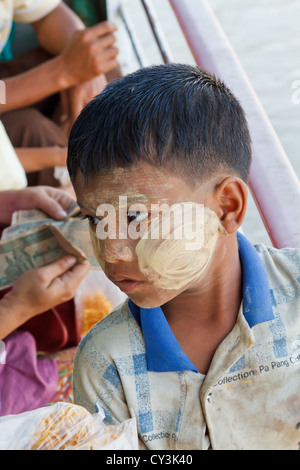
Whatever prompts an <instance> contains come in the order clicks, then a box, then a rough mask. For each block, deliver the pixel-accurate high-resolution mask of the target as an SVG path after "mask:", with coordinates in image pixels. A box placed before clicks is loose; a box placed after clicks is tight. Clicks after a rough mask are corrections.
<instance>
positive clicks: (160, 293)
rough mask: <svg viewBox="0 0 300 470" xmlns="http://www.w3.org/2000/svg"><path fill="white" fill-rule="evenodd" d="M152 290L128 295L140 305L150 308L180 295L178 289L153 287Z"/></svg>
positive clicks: (159, 305)
mask: <svg viewBox="0 0 300 470" xmlns="http://www.w3.org/2000/svg"><path fill="white" fill-rule="evenodd" d="M151 291H153V292H151V293H150V292H149V293H147V294H146V293H143V294H142V293H140V292H139V293H137V292H134V293H133V292H132V293H130V294H128V297H129V298H130V299H131V300H132V302H133V303H134V304H135V305H137V306H138V307H140V308H149V309H150V308H157V307H161V306H162V305H164V304H165V303H167V302H169V301H170V300H172V299H173V298H174V297H176V296H177V295H178V291H176V290H164V289H155V288H154V287H153V288H152V289H151Z"/></svg>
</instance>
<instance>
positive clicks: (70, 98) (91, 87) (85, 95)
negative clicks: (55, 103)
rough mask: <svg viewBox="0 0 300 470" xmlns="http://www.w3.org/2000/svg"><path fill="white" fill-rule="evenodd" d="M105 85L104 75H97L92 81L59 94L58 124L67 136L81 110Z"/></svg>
mask: <svg viewBox="0 0 300 470" xmlns="http://www.w3.org/2000/svg"><path fill="white" fill-rule="evenodd" d="M106 85H107V81H106V78H105V75H99V76H98V77H95V78H93V79H92V80H89V81H87V82H83V83H79V84H78V85H74V86H73V87H70V88H68V89H67V90H63V91H62V92H61V93H60V96H61V108H62V109H61V118H60V122H61V125H62V126H63V127H64V129H65V131H66V133H67V134H69V132H70V130H71V127H72V125H73V124H74V122H75V120H76V119H77V117H78V116H79V114H80V112H81V110H82V109H83V108H84V107H85V106H86V105H87V104H88V103H89V102H90V101H91V100H92V99H93V98H94V97H95V96H96V95H98V94H99V93H101V92H102V91H103V90H104V88H105V86H106Z"/></svg>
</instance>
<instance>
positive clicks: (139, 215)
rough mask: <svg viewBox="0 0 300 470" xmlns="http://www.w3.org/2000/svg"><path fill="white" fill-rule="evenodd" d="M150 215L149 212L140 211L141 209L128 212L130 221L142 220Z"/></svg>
mask: <svg viewBox="0 0 300 470" xmlns="http://www.w3.org/2000/svg"><path fill="white" fill-rule="evenodd" d="M147 217H148V212H140V211H128V212H127V219H128V221H129V222H133V221H134V222H137V223H139V222H142V221H143V220H145V219H146V218H147Z"/></svg>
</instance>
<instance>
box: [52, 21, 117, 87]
mask: <svg viewBox="0 0 300 470" xmlns="http://www.w3.org/2000/svg"><path fill="white" fill-rule="evenodd" d="M115 30H116V27H115V26H114V25H112V24H111V23H108V22H102V23H99V24H97V25H95V26H92V27H90V28H86V29H84V30H79V31H76V32H75V33H74V34H73V36H72V37H71V39H70V40H69V41H68V43H67V45H66V46H65V48H64V49H63V51H62V52H61V54H60V55H59V56H57V59H58V60H59V61H60V63H61V70H62V74H63V76H64V79H65V87H64V88H69V87H71V86H74V85H77V84H78V83H82V82H86V81H89V80H92V79H93V78H95V77H97V76H99V75H102V74H105V73H107V72H109V71H111V70H113V69H114V68H116V67H117V66H118V62H117V59H116V57H117V54H118V49H117V48H116V47H115V46H114V43H115V42H116V38H115V35H114V34H113V32H114V31H115Z"/></svg>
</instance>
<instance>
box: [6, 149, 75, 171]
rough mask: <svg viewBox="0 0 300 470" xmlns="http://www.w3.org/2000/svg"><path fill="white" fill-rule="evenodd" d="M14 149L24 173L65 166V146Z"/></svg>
mask: <svg viewBox="0 0 300 470" xmlns="http://www.w3.org/2000/svg"><path fill="white" fill-rule="evenodd" d="M15 151H16V153H17V155H18V158H19V160H20V162H21V164H22V166H23V168H24V170H25V172H26V173H30V172H32V171H41V170H45V169H46V168H53V167H55V166H66V161H67V148H66V147H43V148H39V147H33V148H29V147H27V148H25V147H24V148H19V147H17V148H15Z"/></svg>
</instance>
